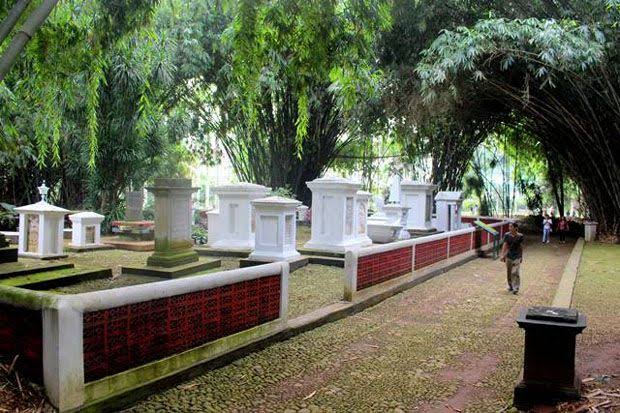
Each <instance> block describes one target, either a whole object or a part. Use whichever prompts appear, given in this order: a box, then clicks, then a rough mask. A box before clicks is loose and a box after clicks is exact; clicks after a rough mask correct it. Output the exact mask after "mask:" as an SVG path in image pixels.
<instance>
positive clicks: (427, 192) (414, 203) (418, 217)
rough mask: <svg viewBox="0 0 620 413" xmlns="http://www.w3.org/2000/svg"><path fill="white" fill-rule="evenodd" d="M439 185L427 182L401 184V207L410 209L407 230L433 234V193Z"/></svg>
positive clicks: (405, 182) (404, 182)
mask: <svg viewBox="0 0 620 413" xmlns="http://www.w3.org/2000/svg"><path fill="white" fill-rule="evenodd" d="M436 189H437V185H433V184H429V183H426V182H417V181H403V182H401V183H400V190H401V205H403V206H405V207H408V208H410V210H409V215H408V216H407V225H406V228H407V229H408V230H410V231H418V232H433V231H435V228H433V224H432V222H431V219H432V213H433V192H434V191H435V190H436Z"/></svg>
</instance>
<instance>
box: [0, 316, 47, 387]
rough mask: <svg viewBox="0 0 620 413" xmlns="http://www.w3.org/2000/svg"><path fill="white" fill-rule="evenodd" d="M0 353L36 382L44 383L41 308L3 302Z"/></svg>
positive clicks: (0, 323)
mask: <svg viewBox="0 0 620 413" xmlns="http://www.w3.org/2000/svg"><path fill="white" fill-rule="evenodd" d="M0 355H1V356H4V357H6V359H7V360H12V359H13V358H14V357H15V356H16V355H19V357H18V358H17V364H16V366H15V367H16V368H17V369H18V370H19V372H20V373H23V374H25V375H27V376H28V377H29V378H30V379H32V380H33V381H35V382H37V383H42V382H43V326H42V316H41V311H39V310H28V309H25V308H17V307H12V306H10V305H5V304H0Z"/></svg>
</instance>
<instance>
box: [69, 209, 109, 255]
mask: <svg viewBox="0 0 620 413" xmlns="http://www.w3.org/2000/svg"><path fill="white" fill-rule="evenodd" d="M104 218H105V217H104V216H103V215H100V214H97V213H96V212H90V211H89V212H79V213H77V214H72V215H69V220H71V223H72V225H73V231H71V245H70V247H71V248H93V249H96V248H101V247H104V245H103V244H102V243H101V222H102V221H103V219H104Z"/></svg>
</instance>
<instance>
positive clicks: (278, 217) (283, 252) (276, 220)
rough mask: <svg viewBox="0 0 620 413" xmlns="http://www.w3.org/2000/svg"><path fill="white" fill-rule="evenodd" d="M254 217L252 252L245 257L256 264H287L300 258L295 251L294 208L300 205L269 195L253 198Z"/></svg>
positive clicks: (290, 200) (295, 201)
mask: <svg viewBox="0 0 620 413" xmlns="http://www.w3.org/2000/svg"><path fill="white" fill-rule="evenodd" d="M251 203H252V206H253V207H254V214H255V216H256V232H255V234H254V235H255V238H254V239H255V242H254V251H253V252H252V253H251V254H250V256H249V257H248V258H249V259H251V260H258V261H286V260H291V259H294V258H297V257H299V256H300V254H299V252H297V245H296V235H297V222H296V219H295V218H296V217H295V215H296V209H297V207H298V206H299V205H301V202H299V201H297V200H294V199H290V198H283V197H279V196H272V197H268V198H259V199H254V200H253V201H252V202H251Z"/></svg>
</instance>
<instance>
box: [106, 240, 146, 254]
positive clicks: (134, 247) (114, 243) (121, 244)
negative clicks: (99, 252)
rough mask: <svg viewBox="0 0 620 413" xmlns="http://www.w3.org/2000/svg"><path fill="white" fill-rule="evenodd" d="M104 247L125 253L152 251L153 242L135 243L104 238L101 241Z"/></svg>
mask: <svg viewBox="0 0 620 413" xmlns="http://www.w3.org/2000/svg"><path fill="white" fill-rule="evenodd" d="M101 242H103V243H104V244H105V245H110V246H111V247H112V248H116V249H119V250H126V251H154V250H155V241H137V240H132V239H126V238H122V237H113V238H104V239H102V240H101Z"/></svg>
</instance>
